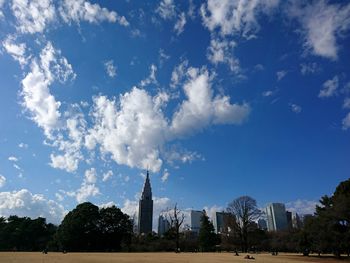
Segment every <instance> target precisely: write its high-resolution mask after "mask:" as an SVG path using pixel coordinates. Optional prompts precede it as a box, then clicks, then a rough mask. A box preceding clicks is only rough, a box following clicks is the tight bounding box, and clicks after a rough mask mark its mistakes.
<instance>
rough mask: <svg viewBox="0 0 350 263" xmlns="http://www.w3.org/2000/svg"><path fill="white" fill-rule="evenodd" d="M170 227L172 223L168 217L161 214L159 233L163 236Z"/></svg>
mask: <svg viewBox="0 0 350 263" xmlns="http://www.w3.org/2000/svg"><path fill="white" fill-rule="evenodd" d="M169 229H170V223H169V221H168V219H167V218H166V217H164V216H163V215H160V216H159V218H158V235H159V236H162V235H164V233H165V232H167V231H168V230H169Z"/></svg>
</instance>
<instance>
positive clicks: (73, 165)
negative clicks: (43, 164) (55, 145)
mask: <svg viewBox="0 0 350 263" xmlns="http://www.w3.org/2000/svg"><path fill="white" fill-rule="evenodd" d="M50 159H51V162H50V165H51V166H52V167H53V168H58V169H61V170H66V171H67V172H74V171H76V170H77V169H78V164H79V158H76V156H74V155H70V154H69V153H65V154H62V155H55V154H50Z"/></svg>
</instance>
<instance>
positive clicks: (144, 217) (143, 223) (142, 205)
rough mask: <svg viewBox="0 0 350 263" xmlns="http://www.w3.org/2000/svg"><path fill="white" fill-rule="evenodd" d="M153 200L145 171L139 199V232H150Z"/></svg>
mask: <svg viewBox="0 0 350 263" xmlns="http://www.w3.org/2000/svg"><path fill="white" fill-rule="evenodd" d="M152 219H153V200H152V189H151V183H150V180H149V173H148V171H147V175H146V181H145V185H144V187H143V191H142V195H141V199H140V201H139V223H138V230H139V233H140V234H142V233H144V234H148V233H151V232H152Z"/></svg>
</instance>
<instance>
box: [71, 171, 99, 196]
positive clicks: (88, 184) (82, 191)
mask: <svg viewBox="0 0 350 263" xmlns="http://www.w3.org/2000/svg"><path fill="white" fill-rule="evenodd" d="M96 181H97V177H96V170H95V168H91V169H89V170H86V171H85V178H84V180H83V183H82V184H81V186H80V188H79V189H78V190H77V191H76V192H75V194H74V195H75V197H76V199H77V202H78V203H82V202H85V201H86V200H87V199H88V198H89V197H90V196H96V195H98V194H99V193H100V190H99V189H98V187H97V186H96V185H95V183H96Z"/></svg>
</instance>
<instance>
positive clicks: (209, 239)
mask: <svg viewBox="0 0 350 263" xmlns="http://www.w3.org/2000/svg"><path fill="white" fill-rule="evenodd" d="M216 242H217V237H216V234H215V229H214V226H213V223H212V222H211V221H210V220H209V217H208V216H207V213H206V211H205V210H203V214H202V217H201V226H200V229H199V236H198V243H199V247H200V249H201V250H202V251H213V250H214V247H215V245H216Z"/></svg>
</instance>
